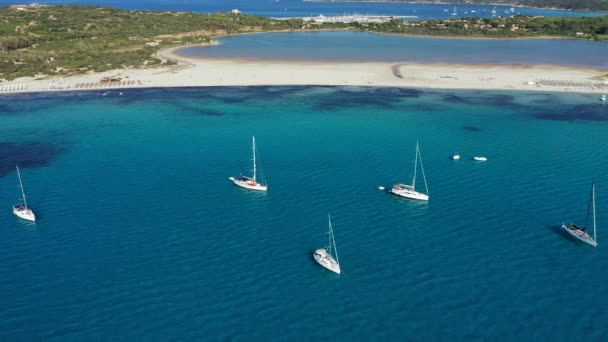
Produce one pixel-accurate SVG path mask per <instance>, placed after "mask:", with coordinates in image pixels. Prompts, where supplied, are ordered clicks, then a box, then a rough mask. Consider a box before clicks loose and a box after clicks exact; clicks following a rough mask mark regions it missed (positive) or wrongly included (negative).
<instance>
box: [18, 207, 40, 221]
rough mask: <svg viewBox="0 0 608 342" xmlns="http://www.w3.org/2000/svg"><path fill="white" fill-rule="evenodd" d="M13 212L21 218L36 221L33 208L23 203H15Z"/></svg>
mask: <svg viewBox="0 0 608 342" xmlns="http://www.w3.org/2000/svg"><path fill="white" fill-rule="evenodd" d="M13 214H15V216H17V217H18V218H20V219H23V220H26V221H31V222H36V215H35V214H34V212H33V211H32V209H29V208H25V207H24V206H23V205H19V204H18V205H15V206H14V207H13Z"/></svg>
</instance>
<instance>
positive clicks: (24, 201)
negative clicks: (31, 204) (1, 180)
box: [17, 165, 27, 208]
mask: <svg viewBox="0 0 608 342" xmlns="http://www.w3.org/2000/svg"><path fill="white" fill-rule="evenodd" d="M17 177H18V178H19V186H20V187H21V196H22V197H23V205H24V206H25V208H27V202H26V200H25V190H23V183H22V182H21V172H19V165H17Z"/></svg>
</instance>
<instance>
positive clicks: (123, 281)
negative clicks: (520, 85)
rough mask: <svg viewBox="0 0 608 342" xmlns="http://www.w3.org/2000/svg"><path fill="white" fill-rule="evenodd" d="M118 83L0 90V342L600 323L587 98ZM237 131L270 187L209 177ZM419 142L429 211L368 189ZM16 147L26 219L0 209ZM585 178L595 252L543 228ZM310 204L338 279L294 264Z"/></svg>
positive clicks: (472, 332) (599, 331) (318, 241)
mask: <svg viewBox="0 0 608 342" xmlns="http://www.w3.org/2000/svg"><path fill="white" fill-rule="evenodd" d="M123 92H124V96H119V95H118V94H117V93H110V95H108V96H106V97H102V96H100V94H101V92H100V91H92V92H88V93H65V94H31V95H14V96H5V97H0V153H1V157H0V189H2V190H1V191H0V203H4V208H5V210H2V211H0V251H1V252H0V274H2V278H3V280H2V282H0V293H2V297H1V298H2V305H0V339H2V340H39V339H44V340H51V339H55V340H60V339H61V340H66V339H68V340H89V339H101V338H103V339H111V338H120V339H128V338H134V339H139V340H141V339H144V340H166V339H167V337H169V336H170V337H171V338H172V339H176V340H177V339H187V340H202V339H209V338H210V337H212V338H213V339H223V340H225V339H228V338H235V339H262V338H267V339H276V338H280V339H285V340H297V339H302V338H305V339H333V340H351V339H355V338H356V339H379V338H383V339H390V340H404V339H415V338H416V339H450V340H481V339H503V340H504V339H507V340H511V339H537V340H555V339H559V340H581V339H584V340H589V341H591V340H596V341H605V340H606V339H607V338H608V328H607V327H606V325H605V322H606V321H608V312H607V309H606V308H608V298H606V296H605V294H606V293H608V285H607V284H608V278H607V277H608V274H607V273H606V269H608V252H607V251H608V249H606V248H605V247H606V246H605V245H604V244H603V243H602V241H607V239H608V235H607V234H606V227H607V226H608V221H607V220H606V219H605V217H606V215H605V213H606V212H608V195H606V194H608V178H607V177H606V170H608V138H607V137H608V106H606V105H602V104H600V103H599V101H598V99H597V96H595V95H568V94H565V95H555V94H542V93H534V94H526V93H514V92H510V93H506V92H504V93H503V92H501V93H492V92H473V91H466V92H465V91H457V92H456V91H454V92H452V91H450V92H444V91H420V90H408V89H391V88H377V89H375V88H355V87H350V88H342V87H335V88H334V87H249V88H246V87H243V88H239V87H234V88H184V89H146V90H127V91H124V90H123ZM252 135H255V136H256V141H257V143H258V148H259V157H260V162H261V167H262V170H263V171H264V175H265V177H266V179H267V180H268V184H269V191H268V193H253V192H248V191H246V190H243V189H240V188H237V187H235V186H233V185H232V184H231V183H230V182H229V181H228V180H227V177H229V176H235V175H238V174H239V173H240V172H243V173H245V174H246V173H248V172H249V171H248V170H249V169H250V168H251V166H250V158H251V155H250V140H251V136H252ZM417 140H418V141H419V142H420V148H421V155H422V160H423V162H424V168H425V173H426V177H427V181H428V185H429V191H430V196H431V197H430V201H429V202H428V204H424V203H416V202H412V201H408V200H403V199H399V198H396V197H392V196H390V195H388V194H386V193H383V192H381V191H379V190H378V189H377V187H378V186H379V185H384V186H387V187H388V186H390V185H391V184H393V183H395V182H409V181H410V179H411V178H410V177H411V176H412V172H413V160H414V152H415V144H416V141H417ZM456 152H458V153H460V154H461V155H462V159H461V160H460V161H452V160H450V158H449V157H450V156H451V155H452V154H454V153H456ZM474 155H484V156H487V157H488V159H489V160H488V161H487V162H485V163H475V162H473V161H472V160H471V158H472V157H473V156H474ZM16 162H21V164H22V176H23V181H24V184H25V188H26V191H27V193H28V195H29V202H28V203H29V204H30V206H31V207H32V208H34V210H35V211H36V213H37V215H38V216H39V221H38V222H37V223H36V224H29V223H25V222H22V221H19V220H18V219H17V218H16V217H14V216H13V215H12V214H11V212H10V206H11V205H12V204H13V203H14V202H15V200H16V199H17V197H18V196H17V195H18V189H17V187H16V182H17V180H16V175H15V172H14V171H13V167H14V164H15V163H16ZM593 176H595V177H596V181H597V210H598V217H597V222H598V227H599V236H598V241H599V246H598V248H595V249H594V248H592V247H590V246H587V245H583V244H581V243H579V242H577V241H573V240H572V239H571V238H569V237H568V236H566V235H564V234H563V233H562V232H561V231H560V230H559V225H560V224H561V223H562V221H566V222H570V221H575V222H578V223H581V224H584V220H585V212H586V210H587V199H588V195H589V193H588V191H589V186H590V181H591V178H592V177H593ZM418 179H419V181H418V184H421V183H420V178H418ZM328 211H330V212H331V214H332V218H333V224H334V231H335V238H336V242H337V247H338V250H339V253H340V261H341V265H342V270H343V274H342V275H341V276H337V275H334V274H332V273H330V272H328V271H327V270H325V269H322V268H321V267H319V266H318V265H317V264H316V263H315V262H314V260H313V259H312V254H311V253H312V251H313V250H314V249H316V248H319V247H321V246H323V245H324V243H326V232H327V222H326V215H327V212H328ZM279 336H280V337H279Z"/></svg>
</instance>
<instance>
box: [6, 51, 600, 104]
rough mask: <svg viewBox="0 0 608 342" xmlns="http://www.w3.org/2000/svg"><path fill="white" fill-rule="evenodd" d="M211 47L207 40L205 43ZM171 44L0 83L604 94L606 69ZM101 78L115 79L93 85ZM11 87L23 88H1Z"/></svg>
mask: <svg viewBox="0 0 608 342" xmlns="http://www.w3.org/2000/svg"><path fill="white" fill-rule="evenodd" d="M212 44H213V43H212ZM192 46H193V45H186V46H176V47H171V48H168V49H164V50H161V51H159V52H157V56H158V57H159V58H162V59H166V60H172V61H175V62H176V63H177V65H173V66H165V67H159V68H150V69H118V70H112V71H106V72H103V73H88V74H83V75H74V76H70V77H65V78H62V77H57V76H54V77H44V78H38V79H36V78H34V77H26V78H20V79H17V80H13V81H11V82H3V83H0V96H2V95H9V94H16V93H34V92H59V91H91V90H104V91H108V90H120V89H131V88H133V89H134V88H174V87H210V86H367V87H398V88H419V89H462V90H465V89H468V90H494V91H496V90H498V91H504V90H512V91H542V92H573V93H587V94H593V93H595V94H606V93H608V71H606V70H596V69H592V68H582V67H564V66H555V65H493V64H492V65H489V64H450V63H412V62H398V61H396V62H344V61H284V60H275V61H269V60H246V59H201V58H191V57H186V56H182V55H179V54H178V53H177V52H176V50H179V49H181V48H184V47H192ZM103 77H115V78H120V81H116V82H109V83H108V82H106V83H103V82H101V79H102V78H103ZM7 86H9V87H10V86H12V87H15V88H23V89H18V90H13V91H8V92H7V91H2V89H3V88H5V87H7Z"/></svg>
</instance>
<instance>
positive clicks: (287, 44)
mask: <svg viewBox="0 0 608 342" xmlns="http://www.w3.org/2000/svg"><path fill="white" fill-rule="evenodd" d="M218 40H219V42H220V43H221V44H220V45H212V46H192V47H186V48H182V49H179V50H178V52H179V53H180V54H182V55H185V56H191V57H204V58H238V59H254V60H255V59H261V60H273V59H274V60H277V59H280V60H306V61H311V60H312V61H380V62H405V61H412V62H419V63H437V62H444V63H463V64H519V65H538V64H554V65H564V66H576V67H591V68H597V69H603V70H608V58H599V56H606V55H608V43H606V42H596V41H588V40H561V39H513V40H509V39H449V38H428V37H406V36H396V35H383V34H374V33H363V32H351V31H324V32H281V33H261V34H245V35H236V36H228V37H222V38H219V39H218ZM296 42H297V43H296ZM380 51H381V52H380Z"/></svg>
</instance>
